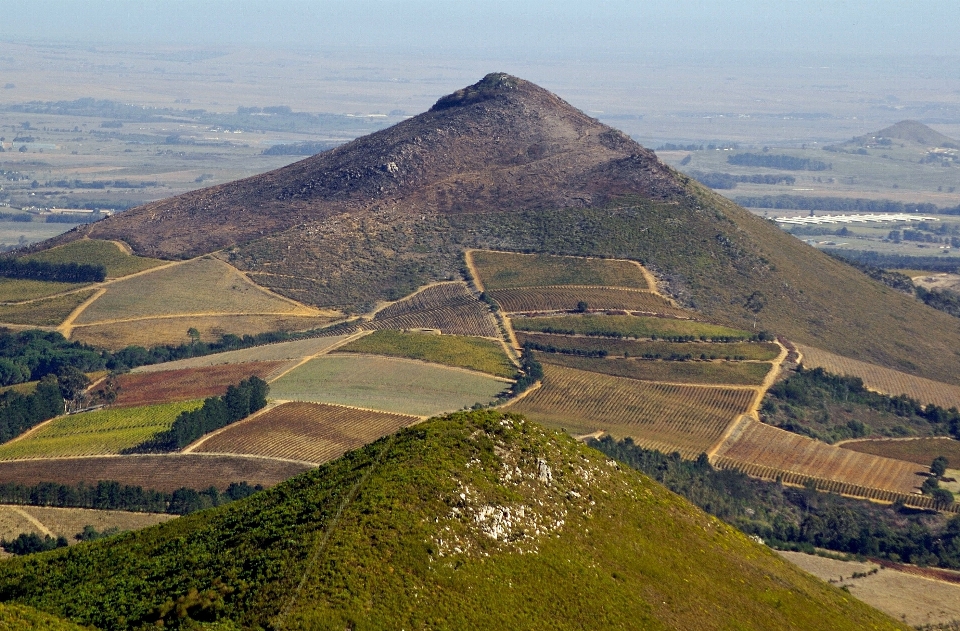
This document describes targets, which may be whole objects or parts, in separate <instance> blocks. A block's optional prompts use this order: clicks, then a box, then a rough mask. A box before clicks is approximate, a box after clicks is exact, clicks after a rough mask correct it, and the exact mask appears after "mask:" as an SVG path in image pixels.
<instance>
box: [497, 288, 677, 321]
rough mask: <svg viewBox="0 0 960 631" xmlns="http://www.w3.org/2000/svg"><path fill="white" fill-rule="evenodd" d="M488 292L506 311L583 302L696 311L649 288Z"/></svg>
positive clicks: (618, 307) (559, 308)
mask: <svg viewBox="0 0 960 631" xmlns="http://www.w3.org/2000/svg"><path fill="white" fill-rule="evenodd" d="M487 294H488V295H489V296H490V297H491V298H493V299H494V300H496V301H497V304H499V305H500V309H501V310H502V311H504V312H506V313H528V312H535V311H573V310H574V309H577V308H578V305H579V304H580V303H581V302H584V303H586V306H587V307H586V308H587V309H591V310H608V309H614V310H623V311H636V312H641V313H650V314H661V315H672V316H678V317H690V316H692V315H694V314H692V313H690V312H689V311H684V310H683V309H678V308H677V307H674V306H673V305H672V304H670V302H669V301H668V300H667V299H665V298H662V297H660V296H658V295H657V294H654V293H652V292H649V291H641V290H637V289H619V288H611V287H571V286H563V287H559V286H558V287H532V288H523V289H497V290H495V291H489V292H487Z"/></svg>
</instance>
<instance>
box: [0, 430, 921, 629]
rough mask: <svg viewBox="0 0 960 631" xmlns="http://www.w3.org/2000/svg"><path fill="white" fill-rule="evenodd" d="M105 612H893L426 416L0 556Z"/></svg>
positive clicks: (70, 604)
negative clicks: (43, 547)
mask: <svg viewBox="0 0 960 631" xmlns="http://www.w3.org/2000/svg"><path fill="white" fill-rule="evenodd" d="M0 599H2V600H3V601H4V602H10V601H14V602H17V603H20V604H26V605H28V606H32V607H36V608H38V609H40V610H42V611H46V612H49V613H52V614H55V615H61V616H65V617H68V618H70V619H72V620H75V621H78V622H81V623H85V624H94V625H96V626H98V627H99V628H101V629H111V630H112V629H127V628H140V627H145V626H147V625H160V624H161V622H162V624H163V626H164V627H165V628H196V627H195V623H196V622H207V623H214V622H216V623H217V626H216V628H218V629H236V628H262V627H269V628H284V629H344V628H350V629H356V630H360V629H400V628H407V629H421V628H439V627H443V628H450V629H468V628H469V629H475V628H484V629H508V628H551V629H584V628H597V629H600V628H603V629H611V628H634V629H635V628H644V629H698V630H700V629H733V628H736V629H805V630H806V629H833V630H837V629H851V630H852V629H903V628H905V627H903V626H901V625H900V624H899V623H897V622H896V621H894V620H892V619H890V618H887V617H885V616H884V615H883V614H880V613H879V612H877V611H875V610H873V609H870V608H869V607H867V606H865V605H863V604H861V603H859V602H857V601H856V600H855V599H853V598H852V597H850V596H849V595H848V594H845V593H844V592H842V591H840V590H837V589H835V588H833V587H831V586H829V585H827V584H826V583H823V582H820V581H818V580H816V579H813V578H812V577H811V576H809V575H807V574H805V573H803V572H801V571H799V570H798V569H796V568H795V567H793V566H791V565H789V564H787V563H786V562H784V561H782V560H780V559H779V558H778V557H777V556H776V555H775V554H773V553H772V552H771V551H770V550H769V549H767V548H765V547H763V546H760V545H758V544H755V543H753V542H751V541H750V540H749V539H747V538H746V537H745V536H744V535H742V534H740V533H739V532H737V531H735V530H734V529H732V528H730V527H728V526H725V525H724V524H722V523H721V522H720V521H718V520H716V519H714V518H712V517H710V516H708V515H706V514H704V513H703V512H701V511H699V510H698V509H696V508H694V507H693V506H691V505H690V504H688V503H686V502H685V501H684V500H682V499H681V498H679V497H678V496H676V495H674V494H672V493H670V492H669V491H667V490H665V489H664V488H663V487H661V486H659V485H657V484H655V483H653V482H651V481H650V480H649V479H647V478H644V477H643V476H641V475H639V474H637V473H635V472H632V471H626V470H622V469H621V468H620V467H619V466H617V465H615V464H613V462H612V461H608V460H607V458H606V457H604V456H603V455H601V454H600V453H599V452H596V451H592V450H590V449H588V448H587V447H585V446H583V445H580V444H578V443H576V442H574V441H573V440H572V439H570V438H568V437H566V436H564V435H561V434H554V433H551V432H548V431H546V430H544V429H542V428H541V427H539V426H537V425H535V424H532V423H529V422H526V421H523V420H521V419H519V418H517V417H511V416H506V415H502V414H500V413H498V412H494V411H482V412H474V413H460V414H457V415H454V416H451V417H447V418H442V419H434V420H431V421H428V422H425V423H423V424H420V425H418V426H416V427H413V428H410V429H407V430H403V431H401V432H400V433H399V434H397V435H395V436H392V437H389V438H385V439H382V440H380V441H378V442H376V443H374V444H372V445H370V446H368V447H365V448H363V449H361V450H358V451H354V452H350V453H349V454H347V455H346V456H345V457H343V458H341V459H340V460H337V461H335V462H333V463H330V464H328V465H325V466H323V467H321V468H319V469H318V470H316V471H313V472H309V473H306V474H304V475H302V476H299V477H297V478H294V479H292V480H290V481H288V482H286V483H284V484H281V485H279V486H277V487H275V488H274V489H271V490H269V491H265V492H263V493H259V494H257V495H254V496H252V497H251V498H249V499H248V500H245V501H239V502H236V503H233V504H230V505H228V506H225V507H222V508H218V509H213V510H209V511H204V512H201V513H195V514H193V515H190V516H187V517H184V518H181V519H177V520H175V521H173V522H170V523H167V524H163V525H161V526H158V527H154V528H150V529H147V530H144V531H140V532H136V533H129V534H124V535H120V536H118V537H114V538H111V539H109V540H105V541H100V542H94V543H90V544H81V545H78V546H75V547H72V548H70V549H68V550H57V551H53V552H50V553H45V554H43V555H40V556H36V557H33V558H30V559H14V560H11V561H7V562H5V563H3V564H0Z"/></svg>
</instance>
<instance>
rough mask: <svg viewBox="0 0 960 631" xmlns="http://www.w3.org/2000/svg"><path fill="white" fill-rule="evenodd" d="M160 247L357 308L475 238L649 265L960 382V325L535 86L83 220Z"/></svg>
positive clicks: (421, 279)
mask: <svg viewBox="0 0 960 631" xmlns="http://www.w3.org/2000/svg"><path fill="white" fill-rule="evenodd" d="M83 236H89V237H94V238H101V239H118V240H122V241H125V242H127V243H129V244H130V245H131V246H132V247H133V249H134V250H135V251H136V252H137V253H138V254H144V255H149V256H159V257H166V258H178V257H192V256H197V255H201V254H206V253H211V252H216V256H218V257H221V258H223V259H224V260H226V261H228V262H229V263H231V264H232V265H235V266H236V267H238V268H240V269H241V270H243V271H245V272H246V273H247V274H248V276H249V277H250V278H251V279H252V280H254V281H255V282H257V283H258V284H260V285H263V286H265V287H268V288H270V289H272V290H274V291H277V292H279V293H281V294H283V295H286V296H288V297H291V298H294V299H296V300H299V301H302V302H305V303H307V304H312V305H316V306H322V307H333V308H339V309H341V310H343V311H345V312H363V311H367V310H369V309H370V308H371V307H372V306H373V305H375V304H376V303H377V302H378V301H381V300H395V299H398V298H400V297H402V296H404V295H406V294H409V293H411V292H412V291H414V290H415V289H416V288H417V287H420V286H422V285H425V284H427V283H429V282H433V281H436V280H442V279H449V278H455V277H458V276H459V275H460V274H461V269H462V267H463V260H462V257H463V251H464V249H465V248H494V249H506V250H519V251H536V252H548V253H556V254H568V255H581V256H584V255H586V256H609V257H618V258H629V259H634V260H638V261H641V262H642V263H644V264H645V265H646V266H647V267H648V268H650V269H651V270H652V271H653V272H654V273H655V274H656V275H657V277H658V279H659V280H660V282H661V285H662V289H664V290H665V291H666V292H668V293H669V294H671V295H672V296H673V297H674V298H675V299H676V300H677V301H678V302H679V303H680V304H681V305H683V306H686V307H688V308H691V309H694V310H697V311H699V312H700V313H702V314H704V315H705V316H707V317H709V318H711V319H713V320H716V321H719V322H723V323H727V324H731V325H733V326H737V327H740V328H750V329H756V330H768V331H772V332H776V333H778V334H782V335H785V336H787V337H788V338H790V339H793V340H794V341H796V342H800V343H802V344H806V345H809V346H814V347H820V348H825V349H827V350H830V351H833V352H836V353H839V354H842V355H845V356H849V357H853V358H855V359H860V360H863V361H868V362H872V363H877V364H881V365H884V366H888V367H891V368H895V369H898V370H902V371H905V372H909V373H913V374H918V375H921V376H924V377H928V378H932V379H936V380H939V381H945V382H949V383H954V384H960V327H958V326H957V320H956V319H955V318H953V317H952V316H949V315H947V314H945V313H942V312H939V311H936V310H934V309H931V308H929V307H926V306H924V305H922V304H920V303H919V302H918V301H917V300H915V299H913V298H912V297H910V296H907V295H904V294H901V293H899V292H896V291H894V290H892V289H890V288H888V287H885V286H883V285H881V284H879V283H877V282H875V281H873V280H871V279H869V278H868V277H867V276H866V275H864V274H863V273H861V272H859V271H857V270H856V269H854V268H852V267H850V266H848V265H846V264H844V263H841V262H838V261H836V260H834V259H831V258H829V257H828V256H826V255H825V254H822V253H820V252H817V251H815V250H814V249H813V248H811V247H809V246H807V245H805V244H803V243H801V242H800V241H798V240H797V239H795V238H793V237H791V236H790V235H788V234H785V233H784V232H782V231H781V230H780V229H779V228H777V226H776V225H774V224H773V223H772V222H768V221H766V220H764V219H761V218H759V217H756V216H754V215H752V214H750V213H749V212H747V211H745V210H744V209H742V208H740V207H739V206H736V205H735V204H733V203H732V202H730V201H728V200H726V199H724V198H723V197H721V196H719V195H717V194H715V193H713V192H712V191H710V190H708V189H706V188H704V187H702V186H700V185H699V184H697V183H696V182H694V181H692V180H690V179H689V178H687V177H686V176H684V175H682V174H680V173H677V172H676V171H673V170H672V169H670V168H669V167H668V166H666V165H664V164H663V163H661V162H660V161H659V160H658V159H657V158H656V156H655V155H654V154H653V153H652V152H651V151H649V150H647V149H644V148H643V147H641V146H640V145H639V144H637V143H636V142H634V141H633V140H631V139H630V138H628V137H627V136H625V135H624V134H622V133H621V132H619V131H617V130H615V129H612V128H610V127H607V126H605V125H603V124H601V123H600V122H598V121H596V120H594V119H592V118H590V117H588V116H586V115H585V114H584V113H582V112H580V111H579V110H577V109H575V108H573V107H572V106H570V105H569V104H568V103H566V102H564V101H563V100H561V99H560V98H558V97H557V96H555V95H553V94H551V93H550V92H548V91H546V90H544V89H542V88H540V87H537V86H535V85H533V84H532V83H529V82H527V81H524V80H522V79H518V78H516V77H512V76H509V75H505V74H491V75H488V76H486V77H484V79H483V80H481V81H480V82H478V83H476V84H474V85H472V86H469V87H467V88H465V89H463V90H459V91H457V92H455V93H453V94H451V95H449V96H446V97H443V98H442V99H440V100H439V101H438V102H437V103H436V104H435V105H434V106H433V108H431V109H430V110H429V111H428V112H425V113H423V114H420V115H418V116H415V117H413V118H411V119H408V120H406V121H404V122H402V123H400V124H398V125H396V126H394V127H391V128H389V129H385V130H381V131H378V132H376V133H373V134H371V135H369V136H365V137H362V138H359V139H357V140H355V141H353V142H351V143H348V144H346V145H343V146H341V147H338V148H336V149H333V150H331V151H328V152H324V153H321V154H319V155H316V156H313V157H311V158H308V159H306V160H303V161H300V162H297V163H295V164H292V165H289V166H287V167H284V168H282V169H278V170H276V171H272V172H270V173H266V174H263V175H258V176H255V177H251V178H248V179H245V180H240V181H237V182H232V183H229V184H223V185H220V186H215V187H212V188H208V189H203V190H199V191H194V192H192V193H187V194H185V195H181V196H178V197H174V198H171V199H166V200H162V201H158V202H155V203H152V204H148V205H146V206H143V207H140V208H135V209H132V210H129V211H126V212H124V213H121V214H118V215H115V216H112V217H110V218H108V219H105V220H103V221H100V222H97V223H95V224H90V225H88V226H83V227H80V228H78V229H76V230H73V231H71V232H69V233H66V234H65V235H62V236H61V237H59V238H58V239H56V240H54V241H53V242H49V243H48V244H45V246H44V247H46V245H52V244H55V243H63V242H66V241H69V240H73V239H78V238H81V237H83Z"/></svg>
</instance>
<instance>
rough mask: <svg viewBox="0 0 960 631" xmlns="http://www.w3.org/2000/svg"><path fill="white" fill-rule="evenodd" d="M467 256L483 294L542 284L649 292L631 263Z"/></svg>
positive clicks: (505, 254)
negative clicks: (469, 257) (484, 292)
mask: <svg viewBox="0 0 960 631" xmlns="http://www.w3.org/2000/svg"><path fill="white" fill-rule="evenodd" d="M471 256H472V258H473V263H474V265H475V266H476V268H477V272H478V273H479V274H480V280H481V282H482V283H483V287H484V289H485V290H486V291H491V290H494V289H510V288H515V287H542V286H544V285H603V286H607V287H632V288H634V289H650V286H649V285H648V284H647V281H646V279H645V278H644V275H643V273H642V272H641V271H640V267H639V266H638V265H637V264H635V263H633V262H631V261H621V260H613V259H591V258H580V257H573V256H553V255H550V254H516V253H513V252H495V251H491V250H474V251H473V252H471Z"/></svg>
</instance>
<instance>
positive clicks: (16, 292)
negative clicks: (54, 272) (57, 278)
mask: <svg viewBox="0 0 960 631" xmlns="http://www.w3.org/2000/svg"><path fill="white" fill-rule="evenodd" d="M86 284H87V283H53V282H47V281H43V280H29V279H21V278H0V302H21V301H23V300H33V299H34V298H43V297H44V296H52V295H53V294H59V293H62V292H64V291H70V290H71V289H79V288H80V287H83V286H85V285H86Z"/></svg>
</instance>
